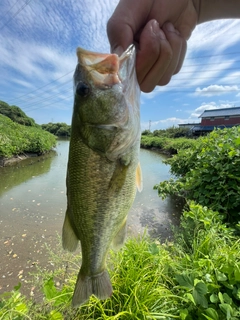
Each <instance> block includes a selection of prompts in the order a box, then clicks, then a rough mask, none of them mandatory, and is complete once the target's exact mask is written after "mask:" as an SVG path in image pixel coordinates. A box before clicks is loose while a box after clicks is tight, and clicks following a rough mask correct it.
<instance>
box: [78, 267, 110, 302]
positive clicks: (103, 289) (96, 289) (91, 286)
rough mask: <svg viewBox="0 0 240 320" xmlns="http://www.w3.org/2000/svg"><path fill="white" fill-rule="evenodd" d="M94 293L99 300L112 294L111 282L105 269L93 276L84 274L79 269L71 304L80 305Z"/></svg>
mask: <svg viewBox="0 0 240 320" xmlns="http://www.w3.org/2000/svg"><path fill="white" fill-rule="evenodd" d="M92 294H94V295H95V296H96V297H97V298H99V299H100V300H104V299H107V298H109V297H110V296H111V295H112V284H111V281H110V277H109V274H108V272H107V270H104V271H103V272H102V273H99V274H96V275H93V276H91V277H90V276H84V275H83V274H82V272H81V270H80V272H79V274H78V279H77V283H76V286H75V290H74V294H73V298H72V306H73V307H74V308H76V307H78V306H80V305H81V304H83V303H84V302H85V301H87V300H88V299H89V298H90V296H91V295H92Z"/></svg>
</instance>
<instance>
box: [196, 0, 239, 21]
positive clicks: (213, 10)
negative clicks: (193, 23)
mask: <svg viewBox="0 0 240 320" xmlns="http://www.w3.org/2000/svg"><path fill="white" fill-rule="evenodd" d="M192 1H193V4H194V6H195V8H196V11H197V13H198V24H200V23H203V22H207V21H211V20H217V19H234V18H236V19H238V18H240V0H192Z"/></svg>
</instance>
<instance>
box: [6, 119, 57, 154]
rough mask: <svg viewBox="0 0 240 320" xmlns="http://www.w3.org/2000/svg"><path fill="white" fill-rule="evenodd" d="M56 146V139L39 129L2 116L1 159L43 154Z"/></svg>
mask: <svg viewBox="0 0 240 320" xmlns="http://www.w3.org/2000/svg"><path fill="white" fill-rule="evenodd" d="M55 144H56V138H55V137H54V136H53V135H52V134H50V133H48V132H46V131H44V130H42V129H41V128H38V127H26V126H23V125H20V124H18V123H15V122H13V121H12V120H10V119H9V118H7V117H5V116H3V115H1V114H0V157H7V158H9V157H11V156H14V155H18V154H21V153H26V152H30V153H31V152H33V153H38V154H42V153H44V152H46V151H48V150H50V149H51V148H52V147H53V146H54V145H55Z"/></svg>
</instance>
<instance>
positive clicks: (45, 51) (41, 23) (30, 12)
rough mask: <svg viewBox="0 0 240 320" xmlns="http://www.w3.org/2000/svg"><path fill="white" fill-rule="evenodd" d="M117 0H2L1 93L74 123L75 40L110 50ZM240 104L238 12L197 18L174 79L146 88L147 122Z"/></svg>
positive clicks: (193, 119)
mask: <svg viewBox="0 0 240 320" xmlns="http://www.w3.org/2000/svg"><path fill="white" fill-rule="evenodd" d="M117 3H118V0H74V1H73V0H67V1H66V0H41V1H39V0H1V1H0V100H3V101H5V102H7V103H8V104H10V105H17V106H19V107H20V108H21V109H22V110H23V111H24V112H25V113H26V114H27V115H28V116H29V117H32V118H33V119H34V120H35V121H36V122H37V123H39V124H43V123H48V122H65V123H67V124H70V123H71V117H72V106H73V82H72V77H73V72H74V69H75V66H76V64H77V58H76V48H77V47H82V48H85V49H87V50H91V51H95V52H102V53H108V52H110V47H109V42H108V38H107V33H106V24H107V21H108V19H109V17H110V16H111V14H112V12H113V10H114V9H115V7H116V5H117ZM234 106H235V107H237V106H240V20H231V19H229V20H217V21H212V22H208V23H204V24H201V25H199V26H197V28H196V29H195V30H194V32H193V34H192V36H191V38H190V40H189V41H188V51H187V55H186V58H185V61H184V65H183V67H182V69H181V71H180V73H179V74H177V75H175V76H173V77H172V80H171V82H170V83H169V84H168V85H166V86H163V87H157V88H155V90H154V91H153V92H151V93H148V94H147V93H142V94H141V127H142V130H145V129H150V130H151V131H154V130H157V129H164V128H168V127H170V126H178V124H182V123H198V122H199V121H200V118H199V116H200V115H201V113H202V112H203V111H204V110H207V109H218V108H228V107H234Z"/></svg>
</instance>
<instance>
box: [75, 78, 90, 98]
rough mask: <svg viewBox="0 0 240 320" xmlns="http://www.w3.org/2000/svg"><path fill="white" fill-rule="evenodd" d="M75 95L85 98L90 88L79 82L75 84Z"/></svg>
mask: <svg viewBox="0 0 240 320" xmlns="http://www.w3.org/2000/svg"><path fill="white" fill-rule="evenodd" d="M76 93H77V94H78V95H79V96H81V97H86V96H87V95H88V94H89V93H90V88H89V86H88V85H87V84H86V83H84V82H82V81H80V82H78V84H77V87H76Z"/></svg>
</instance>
